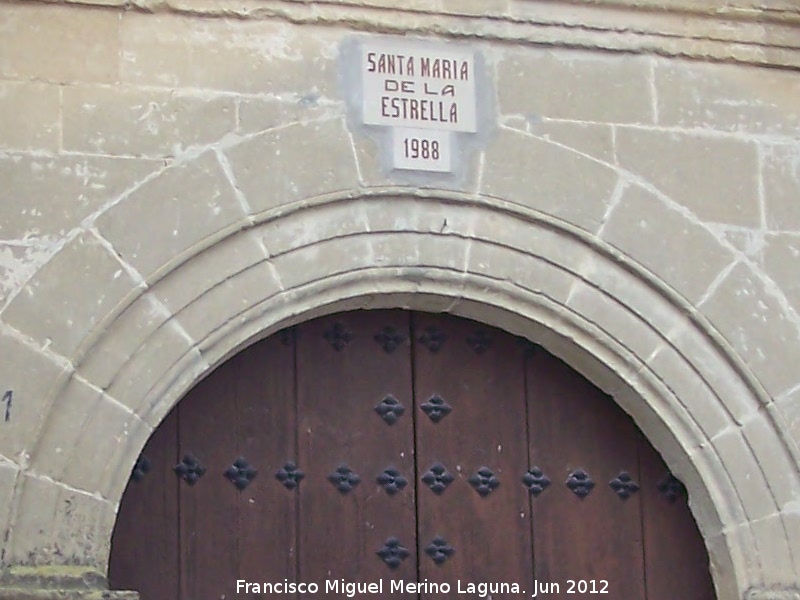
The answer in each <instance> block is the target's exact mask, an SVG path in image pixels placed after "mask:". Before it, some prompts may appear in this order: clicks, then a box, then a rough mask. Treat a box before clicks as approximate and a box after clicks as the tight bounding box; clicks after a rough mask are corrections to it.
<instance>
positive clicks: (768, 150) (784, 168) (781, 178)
mask: <svg viewBox="0 0 800 600" xmlns="http://www.w3.org/2000/svg"><path fill="white" fill-rule="evenodd" d="M798 79H800V78H798ZM798 110H800V109H798ZM798 127H800V125H799V126H798ZM762 148H763V149H764V150H763V166H762V177H763V180H764V212H765V213H766V218H767V227H769V228H770V229H773V230H776V231H800V203H798V202H797V198H798V197H800V144H794V145H785V146H777V145H775V146H762Z"/></svg>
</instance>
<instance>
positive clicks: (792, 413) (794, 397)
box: [775, 387, 800, 510]
mask: <svg viewBox="0 0 800 600" xmlns="http://www.w3.org/2000/svg"><path fill="white" fill-rule="evenodd" d="M775 407H776V409H777V410H778V412H779V413H780V415H781V417H782V418H783V420H784V421H785V422H786V426H787V428H788V433H789V435H791V436H792V438H793V439H794V442H795V444H796V445H797V448H798V449H800V387H798V388H797V389H795V390H792V391H791V392H789V393H787V394H784V395H783V396H782V397H780V398H777V399H776V400H775ZM798 510H800V507H798Z"/></svg>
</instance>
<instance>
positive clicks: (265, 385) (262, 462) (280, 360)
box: [222, 332, 297, 598]
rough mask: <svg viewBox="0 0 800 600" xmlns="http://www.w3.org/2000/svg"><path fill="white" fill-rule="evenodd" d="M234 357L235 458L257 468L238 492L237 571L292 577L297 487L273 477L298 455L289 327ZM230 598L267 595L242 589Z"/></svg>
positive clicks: (246, 575)
mask: <svg viewBox="0 0 800 600" xmlns="http://www.w3.org/2000/svg"><path fill="white" fill-rule="evenodd" d="M235 360H236V361H237V363H238V365H237V369H238V374H237V378H236V382H235V398H234V399H235V404H236V410H237V411H238V425H237V433H236V438H237V445H236V452H237V457H238V456H241V457H243V458H245V459H246V460H247V462H248V464H249V465H251V466H252V467H253V468H254V469H256V470H257V471H258V474H257V475H256V476H255V478H253V479H252V480H251V482H250V484H249V485H248V486H247V487H245V488H244V489H243V490H242V491H241V492H239V494H238V501H239V506H238V510H239V524H238V563H239V564H238V567H239V571H238V575H239V578H240V579H244V580H245V581H249V582H283V581H284V580H285V579H288V580H289V581H294V579H295V577H296V567H297V565H296V562H297V552H296V544H297V541H296V534H297V531H296V525H297V518H296V517H297V490H290V489H287V488H286V487H284V486H283V485H281V484H280V483H279V482H278V481H277V480H276V479H275V473H276V472H277V470H278V469H280V468H281V467H282V466H284V465H285V464H286V462H287V461H296V460H297V456H296V451H297V449H296V419H295V410H296V407H295V371H294V367H295V361H294V342H293V336H292V335H291V333H290V332H286V333H283V334H278V335H274V336H272V337H270V338H269V339H266V340H264V341H262V342H259V343H257V344H255V345H254V346H252V347H250V348H248V349H247V350H245V351H244V352H242V353H241V354H239V355H238V356H236V358H235ZM229 460H233V457H230V458H229ZM222 483H227V481H225V482H222ZM234 591H235V590H234ZM228 597H234V598H248V597H252V598H259V597H261V598H263V597H264V596H263V595H256V594H250V595H248V594H242V593H240V594H237V595H235V596H228ZM282 597H285V598H292V597H295V595H294V594H282Z"/></svg>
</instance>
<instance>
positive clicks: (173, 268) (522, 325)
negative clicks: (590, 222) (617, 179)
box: [5, 167, 800, 599]
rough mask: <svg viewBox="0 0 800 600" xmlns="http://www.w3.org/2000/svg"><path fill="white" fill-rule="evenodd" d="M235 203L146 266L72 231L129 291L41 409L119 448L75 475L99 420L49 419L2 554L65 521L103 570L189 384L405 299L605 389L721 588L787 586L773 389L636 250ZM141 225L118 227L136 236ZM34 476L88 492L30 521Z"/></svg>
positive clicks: (38, 547) (534, 218) (563, 226)
mask: <svg viewBox="0 0 800 600" xmlns="http://www.w3.org/2000/svg"><path fill="white" fill-rule="evenodd" d="M604 168H605V167H604ZM186 173H188V175H187V176H188V177H193V176H196V173H195V174H194V175H193V171H192V169H191V168H189V169H187V170H186ZM626 185H629V186H636V185H638V184H636V183H630V182H629V183H628V184H626ZM525 187H526V184H525V182H522V183H518V184H517V188H518V189H519V190H524V189H525ZM522 193H523V192H522V191H520V192H519V194H522ZM238 200H241V198H238ZM260 202H261V204H262V205H265V206H266V205H267V204H269V203H268V202H266V201H265V200H263V199H262V200H261V201H260ZM117 204H119V205H122V204H123V203H116V204H115V205H114V206H116V205H117ZM244 206H246V203H245V205H244ZM113 211H114V207H110V209H109V214H110V215H112V216H113ZM245 213H246V211H245V210H243V211H241V214H239V213H238V212H237V211H232V212H231V215H233V216H232V217H230V221H229V223H228V224H226V225H225V226H224V227H223V228H217V230H216V231H213V232H211V233H203V234H198V236H197V238H196V239H192V240H191V243H188V244H186V247H185V248H184V249H182V250H181V251H180V252H174V251H172V250H170V251H164V252H163V258H162V259H160V260H156V261H154V263H153V264H155V267H154V268H153V269H151V270H150V271H149V272H147V273H141V272H140V270H139V269H137V268H136V267H135V266H133V265H131V264H130V262H129V257H128V253H127V252H126V251H125V250H124V249H120V248H117V247H116V246H115V244H114V243H113V241H112V240H109V239H107V238H106V237H105V235H104V230H103V228H102V227H98V226H96V225H94V224H92V225H91V226H90V227H89V228H88V229H87V231H86V232H84V233H83V234H81V235H82V236H85V245H89V246H92V245H94V246H96V248H97V250H96V251H97V252H104V253H108V254H110V255H111V256H113V257H114V260H117V261H119V263H120V265H122V267H123V270H124V271H125V273H126V274H127V276H129V277H131V279H132V280H133V282H134V284H133V285H132V286H131V290H130V291H129V292H128V293H127V294H126V295H125V296H124V299H123V300H121V301H120V302H119V303H118V304H117V305H116V306H115V307H114V309H113V310H110V311H108V312H107V313H106V314H104V315H98V318H97V320H96V323H95V325H94V326H93V327H92V329H91V331H89V333H88V335H87V337H85V338H84V339H83V340H81V342H80V345H79V351H77V352H76V355H75V358H74V359H70V361H71V367H74V373H73V374H72V377H71V378H69V381H68V382H67V383H63V382H64V381H65V378H64V377H62V379H61V380H60V381H61V382H62V383H60V384H58V385H55V384H54V385H53V387H52V388H51V391H50V394H51V397H50V401H49V402H50V403H51V404H52V403H54V402H65V401H66V399H69V398H71V397H73V396H74V397H75V398H79V399H81V401H86V402H87V405H86V406H87V407H94V408H93V409H92V410H96V411H100V412H101V413H102V414H103V415H105V416H106V417H107V418H106V419H105V420H103V421H102V424H103V427H104V428H105V429H104V437H105V439H116V440H125V442H124V443H123V444H118V448H117V449H116V450H114V451H113V452H112V453H111V454H110V455H109V456H108V460H107V465H106V466H105V468H103V469H97V470H96V471H94V472H93V471H91V469H89V470H88V471H87V470H86V469H81V468H77V467H75V465H78V466H79V465H82V464H84V463H85V453H86V452H94V453H98V452H103V448H104V447H103V445H102V442H101V440H100V438H99V437H98V436H97V435H93V434H95V433H96V432H97V428H98V427H99V426H100V421H99V420H92V419H89V420H88V421H86V422H83V423H79V424H75V423H70V422H68V421H65V420H64V418H63V416H60V415H59V414H58V413H57V411H55V410H50V411H49V412H48V413H47V415H46V418H45V422H44V424H43V425H42V426H41V428H39V430H38V437H37V439H36V440H35V441H34V442H33V444H32V445H31V451H30V456H31V459H30V464H29V465H19V466H21V467H24V476H20V481H21V482H22V483H21V484H20V485H18V486H17V490H16V493H15V500H14V504H13V511H14V512H13V514H12V522H13V523H14V526H13V527H12V528H11V532H10V538H9V541H8V546H7V552H6V558H5V560H6V562H7V564H11V565H14V564H25V563H26V561H28V560H29V557H30V556H33V555H38V556H50V557H56V558H55V560H59V559H58V558H57V557H58V556H59V553H61V554H64V553H65V551H64V548H59V547H57V546H58V543H59V540H62V541H63V540H66V539H67V538H69V537H70V535H71V534H74V533H75V532H76V531H78V532H81V534H82V535H83V536H84V537H83V538H82V539H83V542H84V546H83V547H82V548H81V553H82V556H88V557H89V558H88V559H87V562H88V563H90V564H89V566H91V567H94V568H96V569H98V570H99V571H103V570H104V569H105V562H106V560H107V557H108V540H109V539H110V536H111V531H112V527H113V518H114V511H115V508H116V506H117V503H118V501H119V499H120V497H121V495H122V492H123V490H124V486H125V483H126V479H127V474H128V473H129V472H130V468H131V466H132V465H133V463H134V461H135V459H136V457H137V455H138V453H139V451H140V450H141V448H142V446H143V445H144V443H145V441H146V439H147V437H148V435H149V433H150V432H151V431H152V429H153V428H154V427H156V426H157V425H158V423H159V422H160V420H161V419H162V418H163V417H164V416H165V415H166V414H167V412H168V411H169V410H170V409H171V407H172V406H174V405H175V403H176V402H177V401H178V400H179V399H180V398H181V397H182V396H183V395H184V394H185V393H186V391H187V390H188V389H189V388H190V387H192V386H193V385H194V384H196V383H197V382H198V381H199V380H200V379H201V378H202V377H203V376H204V375H206V374H207V373H209V372H210V371H211V370H212V369H213V368H214V367H215V366H217V365H218V364H220V363H221V362H223V361H224V360H225V359H226V358H228V357H230V356H231V355H233V354H234V353H235V352H237V351H238V350H240V349H241V348H243V347H245V346H247V345H249V344H251V343H253V342H254V341H256V340H258V339H261V338H263V337H266V336H268V335H270V334H271V333H273V332H275V331H277V330H279V329H281V328H283V327H285V326H288V325H291V324H293V323H297V322H300V321H304V320H307V319H309V318H311V317H313V316H317V315H321V314H327V313H331V312H336V311H340V310H345V309H353V308H367V309H369V308H378V307H405V308H410V309H415V310H430V311H446V312H451V313H453V314H457V315H461V316H466V317H470V318H474V319H478V320H481V321H483V322H485V323H487V324H489V325H493V326H497V327H500V328H503V329H505V330H508V331H510V332H512V333H514V334H517V335H521V336H524V337H526V338H528V339H530V340H532V341H534V342H536V343H538V344H540V345H541V346H543V347H545V348H546V349H548V351H550V352H552V353H553V354H555V355H557V356H559V357H561V358H562V359H564V360H565V361H566V362H567V363H569V364H570V365H571V366H573V367H574V368H575V369H576V370H578V371H579V372H581V373H582V374H584V375H585V376H586V377H588V378H589V379H590V380H592V381H593V382H594V383H595V384H596V385H598V386H599V387H600V388H601V389H603V390H604V391H606V392H607V393H609V394H610V395H612V396H613V397H614V399H615V400H616V401H617V402H618V403H619V404H620V405H621V406H622V407H623V408H624V409H625V410H626V411H627V412H628V413H629V414H631V415H632V417H633V418H634V419H635V421H636V422H637V424H638V425H639V426H640V428H641V429H642V430H643V431H644V433H645V434H646V435H647V436H648V438H649V439H650V440H651V442H652V443H653V445H654V446H655V447H656V448H657V449H658V450H659V451H660V452H661V453H662V455H663V456H664V458H665V460H666V461H667V463H668V464H669V465H670V467H671V468H672V469H673V470H674V472H675V473H676V474H677V475H678V476H679V477H681V478H682V479H683V480H684V481H685V483H686V485H687V487H688V489H689V491H690V495H691V502H692V509H693V511H694V514H695V516H696V518H697V520H698V524H699V526H700V529H701V531H702V533H703V536H704V538H705V540H706V543H707V546H708V549H709V552H710V556H711V560H712V569H713V571H714V576H715V582H716V585H717V587H718V594H719V598H720V599H726V598H734V597H742V595H743V594H744V593H745V591H746V590H748V589H750V588H757V587H763V586H765V585H778V584H785V583H786V582H785V580H783V581H782V580H781V577H784V578H785V573H786V572H787V571H786V569H787V568H789V569H795V568H796V567H795V566H794V565H797V564H798V561H800V558H798V556H800V543H798V541H797V540H798V539H800V538H796V537H795V538H794V539H792V536H791V535H790V533H789V530H788V529H787V528H788V527H789V525H788V524H787V523H788V521H787V520H786V519H785V515H786V513H787V512H788V509H787V508H786V507H787V506H788V505H789V504H790V503H791V502H795V504H796V500H793V499H794V498H797V497H798V490H800V473H798V469H797V458H798V457H797V456H796V454H795V452H796V449H795V448H794V446H793V445H792V443H791V442H790V441H789V438H788V434H787V433H786V432H785V430H784V427H783V426H782V423H781V422H780V420H779V419H778V420H776V418H775V413H774V411H772V410H769V404H770V396H769V394H768V393H767V392H766V391H765V389H764V388H763V387H762V386H761V384H760V383H759V381H758V379H757V378H756V377H755V376H754V375H753V373H752V372H751V371H750V369H748V367H747V366H746V365H744V363H743V361H742V360H741V359H740V358H739V357H738V356H737V355H736V354H735V353H734V352H733V351H732V350H731V349H730V347H729V346H728V344H727V343H726V342H725V340H724V339H723V337H722V336H721V335H720V333H719V332H718V331H716V330H715V328H714V327H713V326H712V325H711V323H710V322H709V321H708V320H707V319H706V318H705V317H704V316H703V314H702V312H701V311H700V310H699V309H698V308H696V307H695V305H694V304H693V303H692V302H690V301H689V300H687V299H686V298H685V296H684V295H682V294H681V293H679V292H678V291H676V289H675V288H674V287H673V286H672V285H670V284H668V283H666V282H665V281H664V280H662V279H661V278H659V277H658V276H656V275H654V274H653V273H652V272H651V271H649V270H648V269H647V268H645V267H644V266H643V265H642V264H641V263H639V262H638V261H637V260H636V257H630V256H627V255H626V254H624V253H623V252H621V251H620V250H618V249H615V248H614V247H612V246H611V245H610V244H608V243H606V242H604V241H602V240H601V239H599V238H598V237H596V236H595V235H594V234H591V233H589V232H588V231H587V229H586V228H585V227H584V226H583V225H576V224H572V223H570V222H568V220H564V219H562V218H559V217H554V216H550V215H548V214H546V212H543V211H542V210H537V209H536V208H535V207H529V206H525V205H523V204H520V203H517V202H509V201H508V200H505V199H503V198H500V197H497V196H494V195H491V194H488V193H482V194H478V193H474V192H465V191H453V190H450V191H445V190H424V189H422V190H421V189H419V188H416V189H413V190H412V189H407V188H403V187H396V186H386V187H383V188H375V189H370V190H363V189H358V186H357V185H354V187H353V190H346V191H341V192H336V193H331V194H323V195H316V196H313V197H303V198H299V199H294V200H290V201H287V202H285V203H281V204H279V205H274V206H272V207H271V208H266V209H265V210H262V211H261V212H259V213H258V214H256V215H252V214H249V215H248V214H245ZM237 215H238V216H237ZM148 218H150V219H157V215H150V216H149V217H148ZM147 225H148V223H147V222H146V221H143V222H142V223H141V224H138V223H137V224H132V225H130V226H132V227H135V228H137V229H138V230H139V231H140V233H141V234H142V235H143V236H145V237H146V232H147ZM153 243H155V242H153ZM88 402H91V404H88ZM748 428H750V429H748ZM756 429H757V430H758V435H757V436H756V435H753V436H749V435H748V431H750V430H756ZM79 438H80V440H81V441H77V440H78V439H79ZM754 440H757V443H756V442H754ZM55 448H59V449H60V450H59V452H58V454H59V456H60V458H59V460H57V461H54V460H53V456H54V454H53V453H54V452H55V450H54V449H55ZM765 465H772V466H769V467H767V466H765ZM775 465H779V467H777V468H776V467H775ZM780 466H782V467H783V468H782V469H781V468H780ZM73 467H75V468H73ZM776 471H781V473H780V477H776ZM43 489H46V490H49V489H52V490H55V491H53V492H52V493H50V492H47V493H48V494H49V496H48V498H50V496H52V500H48V501H51V502H52V504H53V506H58V505H59V503H61V502H65V498H67V497H70V498H72V497H73V496H74V497H76V498H81V499H83V503H82V504H81V506H83V507H84V512H85V514H80V515H78V516H76V515H75V513H74V512H73V513H66V512H61V511H58V510H55V511H54V512H53V514H54V516H53V521H52V522H49V523H47V524H46V525H43V524H42V522H41V519H40V517H38V516H37V514H39V513H36V514H34V511H39V509H40V506H39V505H37V504H36V503H35V502H31V498H32V497H34V496H36V495H41V494H42V493H43V492H42V490H43ZM79 504H80V502H79ZM45 526H46V527H47V528H49V529H48V531H49V533H48V535H47V536H43V535H42V533H41V531H42V530H43V527H45ZM765 540H769V544H768V546H769V547H767V544H766V542H765ZM66 553H67V554H69V552H66ZM772 557H782V558H779V559H777V560H778V561H779V562H778V563H777V564H776V563H775V562H774V561H773V560H772ZM787 561H788V567H787ZM65 562H67V564H68V561H65ZM794 572H797V571H794Z"/></svg>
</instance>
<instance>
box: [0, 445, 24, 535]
mask: <svg viewBox="0 0 800 600" xmlns="http://www.w3.org/2000/svg"><path fill="white" fill-rule="evenodd" d="M19 472H20V471H19V467H18V466H17V465H14V464H11V463H9V462H5V461H4V460H2V459H0V531H2V532H3V539H7V538H6V536H7V535H8V528H9V525H10V524H11V507H12V500H13V498H14V489H15V488H16V487H17V480H18V478H19Z"/></svg>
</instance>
